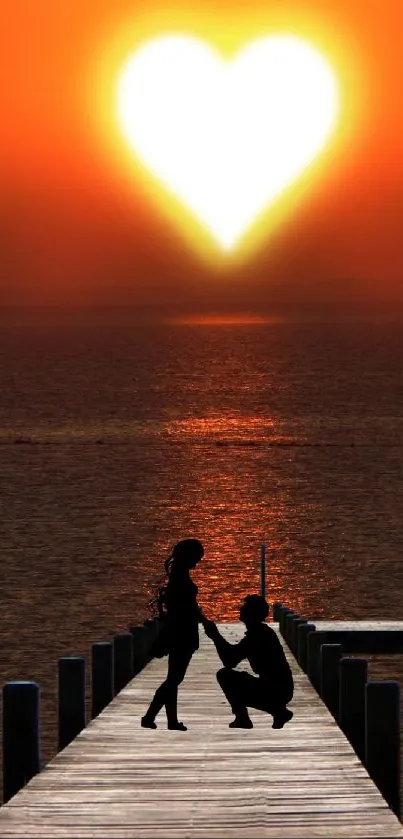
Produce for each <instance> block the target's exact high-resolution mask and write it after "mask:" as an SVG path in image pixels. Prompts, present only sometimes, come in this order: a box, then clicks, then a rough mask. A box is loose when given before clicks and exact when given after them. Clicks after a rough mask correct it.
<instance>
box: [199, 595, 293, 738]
mask: <svg viewBox="0 0 403 839" xmlns="http://www.w3.org/2000/svg"><path fill="white" fill-rule="evenodd" d="M268 614H269V604H268V603H267V602H266V600H265V599H264V598H263V597H260V596H259V595H258V594H250V595H248V597H245V600H244V603H243V605H242V606H241V609H240V612H239V617H240V620H241V621H242V622H243V623H244V624H245V626H246V633H245V636H244V637H243V638H242V640H241V641H240V642H239V643H238V644H230V643H229V642H228V641H226V640H225V638H223V637H222V635H220V633H219V631H218V629H217V626H216V624H215V623H214V621H208V620H206V621H203V625H204V629H205V632H206V635H208V637H209V638H211V639H212V641H213V642H214V644H215V646H216V650H217V652H218V655H219V656H220V658H221V661H222V663H223V665H224V667H223V668H222V669H221V670H219V671H218V673H217V680H218V682H219V685H220V687H221V688H222V689H223V691H224V693H225V696H226V697H227V699H228V702H229V703H230V705H231V708H232V710H233V712H234V714H235V719H234V720H233V722H230V724H229V726H230V728H253V723H252V720H251V718H250V716H249V714H248V706H249V707H250V708H259V709H260V710H261V711H266V712H267V713H268V714H272V715H273V725H272V728H283V726H284V724H285V723H286V722H289V720H290V719H291V718H292V716H293V713H292V711H289V710H288V708H287V707H286V705H287V703H288V702H290V701H291V699H292V697H293V693H294V682H293V678H292V673H291V670H290V667H289V664H288V662H287V659H286V657H285V654H284V650H283V648H282V646H281V643H280V641H279V639H278V637H277V635H276V633H275V631H274V629H272V628H271V627H270V626H269V625H268V624H267V623H264V622H263V621H265V619H266V618H267V616H268ZM245 658H247V659H248V661H249V664H250V666H251V667H252V670H253V671H254V673H257V675H258V678H256V676H252V675H251V674H250V673H246V672H240V671H235V670H233V669H231V668H233V667H236V665H237V664H239V662H240V661H242V660H243V659H245Z"/></svg>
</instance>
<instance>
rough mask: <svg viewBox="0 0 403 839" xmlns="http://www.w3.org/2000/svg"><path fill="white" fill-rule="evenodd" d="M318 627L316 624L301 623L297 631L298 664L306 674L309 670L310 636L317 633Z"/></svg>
mask: <svg viewBox="0 0 403 839" xmlns="http://www.w3.org/2000/svg"><path fill="white" fill-rule="evenodd" d="M315 631H316V626H315V624H314V623H310V622H309V621H308V623H300V624H299V626H298V629H297V633H298V643H297V659H298V664H299V666H300V667H301V668H302V670H303V671H304V673H306V671H307V669H308V635H309V633H310V632H315Z"/></svg>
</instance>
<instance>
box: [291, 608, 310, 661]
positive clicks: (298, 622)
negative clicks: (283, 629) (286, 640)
mask: <svg viewBox="0 0 403 839" xmlns="http://www.w3.org/2000/svg"><path fill="white" fill-rule="evenodd" d="M305 623H308V621H307V620H305V618H301V617H299V615H298V617H293V619H292V621H291V627H290V649H291V652H292V653H293V655H294V656H295V658H297V652H298V627H299V626H302V624H305Z"/></svg>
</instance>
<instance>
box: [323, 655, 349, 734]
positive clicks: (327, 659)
mask: <svg viewBox="0 0 403 839" xmlns="http://www.w3.org/2000/svg"><path fill="white" fill-rule="evenodd" d="M320 649H321V678H320V695H321V697H322V699H323V702H324V703H325V705H327V707H328V709H329V711H330V713H331V714H333V716H334V718H335V719H336V720H338V718H339V662H340V659H341V657H342V655H343V647H342V645H341V644H322V646H321V648H320Z"/></svg>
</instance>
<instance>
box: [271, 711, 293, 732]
mask: <svg viewBox="0 0 403 839" xmlns="http://www.w3.org/2000/svg"><path fill="white" fill-rule="evenodd" d="M293 716H294V714H293V712H292V711H289V710H288V708H286V709H285V711H284V714H280V715H278V716H277V717H273V725H272V728H284V726H285V724H286V722H290V720H292V718H293Z"/></svg>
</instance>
